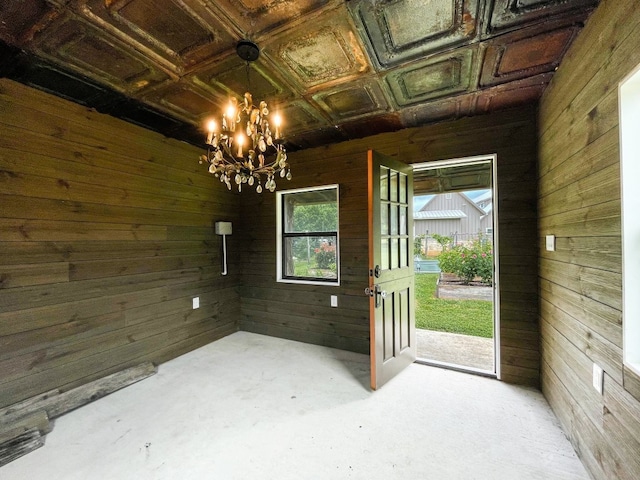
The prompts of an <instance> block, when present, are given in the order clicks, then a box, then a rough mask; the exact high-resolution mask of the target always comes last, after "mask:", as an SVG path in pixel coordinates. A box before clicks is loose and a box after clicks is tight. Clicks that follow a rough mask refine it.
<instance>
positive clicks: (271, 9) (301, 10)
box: [196, 0, 342, 41]
mask: <svg viewBox="0 0 640 480" xmlns="http://www.w3.org/2000/svg"><path fill="white" fill-rule="evenodd" d="M196 1H197V0H196ZM200 1H203V0H200ZM205 3H206V4H207V6H208V7H209V8H211V9H212V11H214V12H216V14H217V15H218V16H219V17H221V18H228V19H229V22H230V23H231V24H232V25H233V26H234V28H235V29H236V30H237V32H238V33H240V34H242V35H243V36H245V37H249V38H253V39H256V40H258V41H261V40H263V39H264V38H265V36H266V35H268V34H271V33H274V31H277V30H278V27H287V28H291V27H292V26H293V25H296V24H300V23H302V22H305V23H307V22H309V21H311V20H312V19H313V18H314V17H315V16H316V15H317V14H318V13H321V12H322V11H325V10H326V9H327V8H333V7H335V6H337V5H339V4H340V3H342V2H341V0H330V1H327V0H218V1H216V2H205Z"/></svg>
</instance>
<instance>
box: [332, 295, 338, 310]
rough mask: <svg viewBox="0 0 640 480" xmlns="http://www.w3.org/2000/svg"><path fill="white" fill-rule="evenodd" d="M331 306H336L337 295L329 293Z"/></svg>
mask: <svg viewBox="0 0 640 480" xmlns="http://www.w3.org/2000/svg"><path fill="white" fill-rule="evenodd" d="M331 306H332V307H337V306H338V296H337V295H331Z"/></svg>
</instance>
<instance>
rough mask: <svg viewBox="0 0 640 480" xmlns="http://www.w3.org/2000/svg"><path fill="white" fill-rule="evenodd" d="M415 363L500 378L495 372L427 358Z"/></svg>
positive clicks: (419, 359)
mask: <svg viewBox="0 0 640 480" xmlns="http://www.w3.org/2000/svg"><path fill="white" fill-rule="evenodd" d="M414 363H417V364H419V365H427V366H429V367H438V368H445V369H447V370H454V371H456V372H462V373H470V374H472V375H478V376H481V377H487V378H498V376H497V375H496V374H495V373H494V372H491V371H489V370H483V369H481V368H473V367H466V366H464V365H457V364H455V363H448V362H439V361H438V360H429V359H426V358H416V360H415V362H414Z"/></svg>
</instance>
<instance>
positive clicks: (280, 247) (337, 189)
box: [276, 183, 340, 287]
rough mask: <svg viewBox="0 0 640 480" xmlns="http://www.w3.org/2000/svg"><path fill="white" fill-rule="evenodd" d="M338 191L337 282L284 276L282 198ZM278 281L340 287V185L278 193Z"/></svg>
mask: <svg viewBox="0 0 640 480" xmlns="http://www.w3.org/2000/svg"><path fill="white" fill-rule="evenodd" d="M331 188H335V189H336V203H337V207H338V209H337V213H338V230H337V231H336V243H337V249H336V274H337V278H336V279H335V280H326V281H320V280H300V279H294V278H286V277H283V275H282V196H283V195H286V194H291V193H303V192H313V191H316V190H329V189H331ZM276 281H277V282H280V283H297V284H302V285H324V286H325V287H339V286H340V185H339V184H337V183H334V184H330V185H322V186H318V187H304V188H294V189H291V190H278V191H276Z"/></svg>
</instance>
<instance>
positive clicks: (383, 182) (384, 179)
mask: <svg viewBox="0 0 640 480" xmlns="http://www.w3.org/2000/svg"><path fill="white" fill-rule="evenodd" d="M380 200H389V170H387V169H386V168H380Z"/></svg>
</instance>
